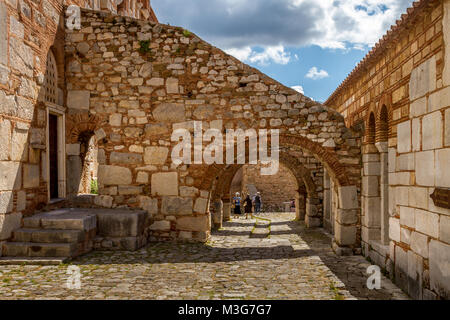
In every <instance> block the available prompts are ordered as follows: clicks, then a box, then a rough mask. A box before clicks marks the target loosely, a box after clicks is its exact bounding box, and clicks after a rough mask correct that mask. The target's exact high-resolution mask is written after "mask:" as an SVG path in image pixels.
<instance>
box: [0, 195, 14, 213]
mask: <svg viewBox="0 0 450 320" xmlns="http://www.w3.org/2000/svg"><path fill="white" fill-rule="evenodd" d="M12 210H13V193H12V191H5V192H0V213H10V212H11V211H12Z"/></svg>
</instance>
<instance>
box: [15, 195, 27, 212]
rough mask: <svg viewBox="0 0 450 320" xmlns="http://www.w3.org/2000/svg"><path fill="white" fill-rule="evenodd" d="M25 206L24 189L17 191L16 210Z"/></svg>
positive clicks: (21, 209)
mask: <svg viewBox="0 0 450 320" xmlns="http://www.w3.org/2000/svg"><path fill="white" fill-rule="evenodd" d="M26 207H27V194H26V192H25V191H19V192H17V206H16V210H17V211H23V210H25V209H26Z"/></svg>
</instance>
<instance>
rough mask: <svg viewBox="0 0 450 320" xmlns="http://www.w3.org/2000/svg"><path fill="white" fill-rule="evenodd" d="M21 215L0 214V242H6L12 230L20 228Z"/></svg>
mask: <svg viewBox="0 0 450 320" xmlns="http://www.w3.org/2000/svg"><path fill="white" fill-rule="evenodd" d="M21 222H22V214H21V213H11V214H0V240H7V239H9V238H10V237H11V234H12V232H13V231H14V230H16V229H18V228H20V226H21Z"/></svg>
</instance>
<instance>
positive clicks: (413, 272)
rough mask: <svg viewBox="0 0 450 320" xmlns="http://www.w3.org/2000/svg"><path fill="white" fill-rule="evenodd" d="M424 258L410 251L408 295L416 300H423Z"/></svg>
mask: <svg viewBox="0 0 450 320" xmlns="http://www.w3.org/2000/svg"><path fill="white" fill-rule="evenodd" d="M422 274H423V258H422V257H421V256H418V255H416V254H415V253H413V252H412V251H408V293H409V295H410V296H411V297H412V298H414V299H421V298H422V282H423V281H422Z"/></svg>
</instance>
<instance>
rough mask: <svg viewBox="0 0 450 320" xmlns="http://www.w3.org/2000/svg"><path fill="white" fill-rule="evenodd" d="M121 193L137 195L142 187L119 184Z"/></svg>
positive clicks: (140, 192)
mask: <svg viewBox="0 0 450 320" xmlns="http://www.w3.org/2000/svg"><path fill="white" fill-rule="evenodd" d="M119 194H121V195H139V194H142V187H139V186H119Z"/></svg>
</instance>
